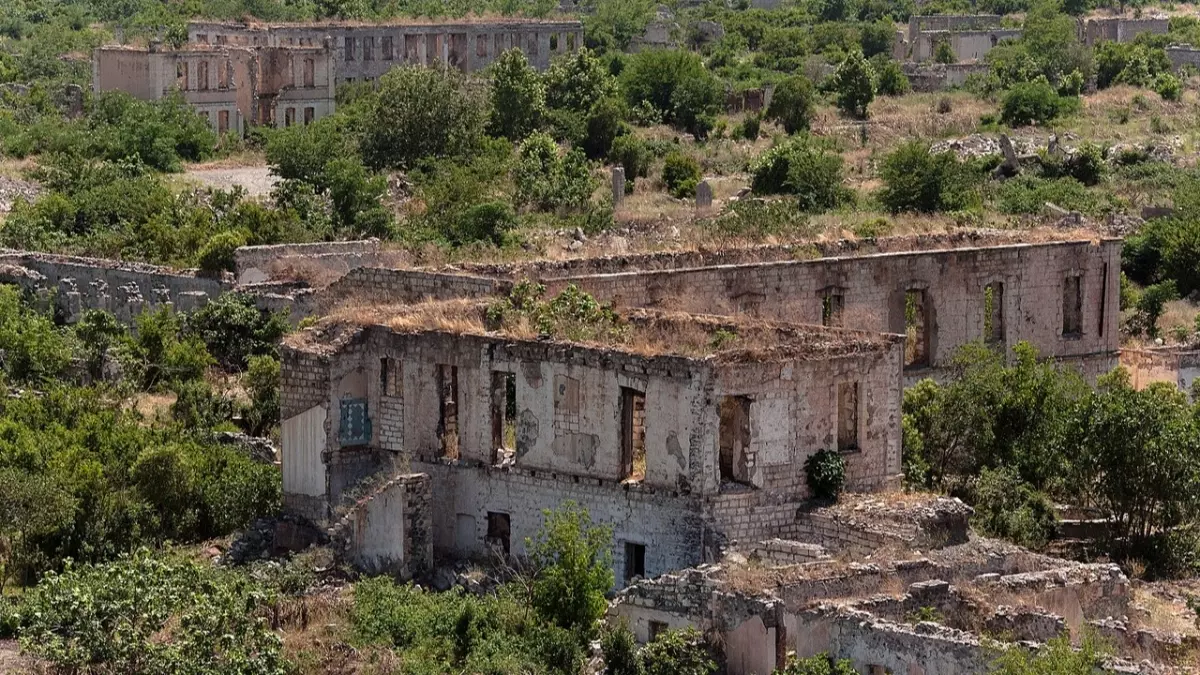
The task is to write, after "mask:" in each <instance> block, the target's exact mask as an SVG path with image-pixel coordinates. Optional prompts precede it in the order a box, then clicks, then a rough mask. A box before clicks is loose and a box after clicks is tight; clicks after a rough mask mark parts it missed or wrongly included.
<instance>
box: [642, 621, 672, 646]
mask: <svg viewBox="0 0 1200 675" xmlns="http://www.w3.org/2000/svg"><path fill="white" fill-rule="evenodd" d="M665 632H667V622H666V621H654V620H653V619H652V620H650V622H649V623H648V624H647V629H646V641H647V642H654V641H655V640H657V639H658V636H659V635H662V634H663V633H665Z"/></svg>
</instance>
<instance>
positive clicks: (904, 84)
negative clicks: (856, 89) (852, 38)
mask: <svg viewBox="0 0 1200 675" xmlns="http://www.w3.org/2000/svg"><path fill="white" fill-rule="evenodd" d="M911 89H912V86H911V85H910V84H909V82H908V76H907V75H905V74H904V71H903V70H901V69H900V64H899V63H897V62H896V61H895V60H893V59H888V60H887V61H884V62H883V64H882V65H880V66H877V67H876V68H875V92H876V93H878V94H880V95H882V96H903V95H904V94H907V93H908V92H909V91H910V90H911ZM947 112H949V111H947Z"/></svg>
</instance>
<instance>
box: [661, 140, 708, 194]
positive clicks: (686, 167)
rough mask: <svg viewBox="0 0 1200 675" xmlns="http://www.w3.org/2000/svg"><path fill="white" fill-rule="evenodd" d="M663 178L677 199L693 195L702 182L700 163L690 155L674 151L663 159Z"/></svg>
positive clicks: (668, 189)
mask: <svg viewBox="0 0 1200 675" xmlns="http://www.w3.org/2000/svg"><path fill="white" fill-rule="evenodd" d="M662 178H663V183H665V184H666V185H667V191H668V192H670V193H671V195H672V196H674V197H676V198H677V199H686V198H688V197H693V196H695V194H696V185H697V184H698V183H699V182H700V163H699V162H697V161H696V159H695V158H694V157H691V156H690V155H685V154H683V153H681V152H672V153H671V154H669V155H667V157H666V159H665V160H663V173H662Z"/></svg>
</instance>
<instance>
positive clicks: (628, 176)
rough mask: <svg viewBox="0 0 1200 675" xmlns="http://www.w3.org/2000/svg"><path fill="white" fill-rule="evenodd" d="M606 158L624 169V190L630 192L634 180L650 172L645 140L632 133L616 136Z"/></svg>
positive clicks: (650, 157) (648, 150)
mask: <svg viewBox="0 0 1200 675" xmlns="http://www.w3.org/2000/svg"><path fill="white" fill-rule="evenodd" d="M608 160H609V161H610V162H612V163H613V164H619V165H620V166H621V168H623V169H625V192H626V193H630V192H633V185H634V182H635V181H637V179H638V178H645V177H646V175H647V174H648V173H649V172H650V162H651V160H652V155H651V154H650V149H649V148H647V147H646V142H645V141H643V140H642V139H640V138H638V137H637V136H634V135H633V134H627V135H625V136H618V137H617V138H616V140H614V141H613V145H612V149H611V150H610V151H609V153H608Z"/></svg>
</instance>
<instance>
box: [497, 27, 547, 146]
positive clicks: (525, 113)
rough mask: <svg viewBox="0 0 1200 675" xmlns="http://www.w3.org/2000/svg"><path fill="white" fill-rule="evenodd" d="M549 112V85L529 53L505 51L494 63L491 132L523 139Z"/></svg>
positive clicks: (513, 138)
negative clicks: (544, 80)
mask: <svg viewBox="0 0 1200 675" xmlns="http://www.w3.org/2000/svg"><path fill="white" fill-rule="evenodd" d="M545 114H546V92H545V87H544V85H543V84H542V81H541V77H540V76H539V75H538V73H537V71H535V70H534V69H533V67H531V66H530V65H529V60H528V59H526V58H525V52H523V51H521V50H520V49H519V48H517V47H513V48H512V49H509V50H508V51H506V52H504V53H503V54H501V55H500V58H498V59H496V63H494V64H493V65H492V93H491V120H490V121H489V123H488V132H489V133H491V134H492V135H493V136H503V137H504V138H507V139H508V140H510V141H514V142H516V141H520V140H521V139H523V138H525V137H526V136H528V135H529V134H531V133H533V131H534V130H535V129H537V128H538V126H539V125H540V124H541V122H542V118H543V116H544V115H545Z"/></svg>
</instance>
